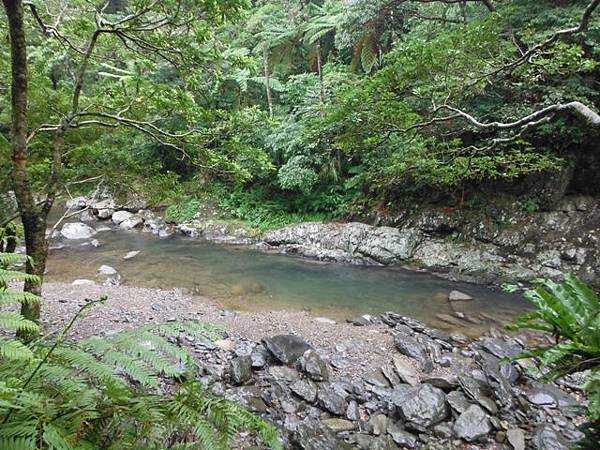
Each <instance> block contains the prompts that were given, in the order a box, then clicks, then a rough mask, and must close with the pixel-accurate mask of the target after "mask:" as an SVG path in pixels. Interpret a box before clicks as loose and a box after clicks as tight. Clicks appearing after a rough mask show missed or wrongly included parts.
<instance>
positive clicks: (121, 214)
mask: <svg viewBox="0 0 600 450" xmlns="http://www.w3.org/2000/svg"><path fill="white" fill-rule="evenodd" d="M132 216H133V213H131V212H129V211H117V212H115V213H114V214H113V215H112V217H111V220H112V221H113V223H114V224H115V225H120V224H121V222H124V221H125V220H127V219H129V218H130V217H132Z"/></svg>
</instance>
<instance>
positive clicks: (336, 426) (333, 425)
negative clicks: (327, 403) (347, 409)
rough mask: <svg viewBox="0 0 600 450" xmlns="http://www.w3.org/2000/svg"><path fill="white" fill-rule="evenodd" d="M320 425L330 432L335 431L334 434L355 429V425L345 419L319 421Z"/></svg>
mask: <svg viewBox="0 0 600 450" xmlns="http://www.w3.org/2000/svg"><path fill="white" fill-rule="evenodd" d="M321 423H322V424H323V425H325V426H326V427H327V428H329V429H330V430H332V431H335V432H336V433H339V432H340V431H352V430H354V429H355V428H356V425H355V424H354V423H352V422H350V421H349V420H345V419H337V418H331V419H323V420H321Z"/></svg>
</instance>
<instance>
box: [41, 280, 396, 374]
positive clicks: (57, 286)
mask: <svg viewBox="0 0 600 450" xmlns="http://www.w3.org/2000/svg"><path fill="white" fill-rule="evenodd" d="M105 295H106V296H108V300H107V302H106V303H104V304H101V305H98V306H96V307H95V308H93V309H91V310H90V311H88V312H87V313H86V315H85V316H84V317H82V318H81V319H80V320H78V321H77V323H76V324H75V326H74V328H73V329H72V331H71V336H74V337H87V336H92V335H105V334H112V333H115V332H118V331H122V330H127V329H132V328H136V327H139V326H140V325H143V324H146V323H160V322H165V321H168V320H189V319H194V320H200V321H203V322H209V323H216V324H222V325H224V326H225V327H226V328H227V331H228V333H229V335H230V336H231V337H232V338H233V339H238V338H246V339H250V340H254V341H260V339H261V338H263V337H266V336H273V335H278V334H296V335H299V336H302V337H303V338H304V339H306V340H307V341H308V342H309V343H311V344H312V345H313V346H314V347H315V348H317V349H319V351H320V352H321V353H322V354H323V355H324V356H325V357H326V358H328V357H333V356H334V355H336V354H339V353H340V352H341V353H344V354H345V355H346V357H347V359H348V361H347V362H348V369H349V370H348V373H341V374H340V375H345V376H351V377H352V378H355V377H359V376H361V375H364V374H365V373H367V372H370V371H372V370H373V368H374V367H380V366H382V365H384V364H385V363H388V362H389V360H390V355H391V354H392V352H393V349H394V343H393V338H392V335H391V333H390V328H389V327H387V326H385V325H372V326H369V327H356V326H354V325H351V324H348V323H331V322H330V321H329V320H326V319H325V318H318V317H314V316H312V315H310V314H309V313H307V312H288V311H272V312H266V313H262V312H261V313H252V312H233V311H227V310H224V309H223V308H222V307H221V306H219V305H218V304H216V303H215V302H213V301H211V300H210V299H208V298H205V297H196V296H191V295H188V294H187V293H184V292H183V291H182V290H180V289H175V290H171V291H164V290H159V289H146V288H138V287H130V286H119V287H107V286H100V285H80V286H74V285H71V284H63V283H45V284H44V299H45V303H44V306H43V308H44V312H43V314H42V316H43V318H44V321H45V323H46V325H47V326H48V327H49V329H51V330H56V329H60V327H61V326H64V325H65V324H66V322H67V321H68V320H70V318H71V317H72V316H73V315H74V314H75V313H76V312H77V311H78V309H79V308H80V306H81V305H83V304H84V303H85V299H99V298H100V297H102V296H105Z"/></svg>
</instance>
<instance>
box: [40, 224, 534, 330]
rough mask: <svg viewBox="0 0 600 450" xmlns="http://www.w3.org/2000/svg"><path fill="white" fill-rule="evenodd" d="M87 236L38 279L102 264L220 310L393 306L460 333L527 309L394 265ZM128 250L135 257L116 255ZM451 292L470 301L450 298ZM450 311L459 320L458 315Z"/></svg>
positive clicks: (518, 301) (73, 274) (345, 314)
mask: <svg viewBox="0 0 600 450" xmlns="http://www.w3.org/2000/svg"><path fill="white" fill-rule="evenodd" d="M95 238H96V239H97V240H98V241H99V242H100V244H101V245H100V246H99V247H97V248H94V247H93V246H91V245H90V244H89V242H88V241H68V240H64V241H63V242H62V244H63V245H64V247H62V248H60V249H55V250H52V251H51V252H50V257H49V261H48V275H47V278H46V279H47V280H48V281H50V282H52V281H54V282H72V281H73V280H75V279H81V278H87V279H95V278H96V271H97V269H98V267H100V266H101V265H103V264H107V265H110V266H112V267H114V268H115V269H117V270H118V271H119V273H120V274H121V275H122V276H123V277H124V282H125V283H126V284H128V285H135V286H140V287H151V288H161V289H172V288H175V287H179V288H186V289H188V290H190V291H191V292H193V293H194V294H196V295H199V296H205V297H209V298H212V299H215V300H216V301H218V302H219V303H220V304H222V305H223V307H224V308H227V309H233V310H245V311H266V310H295V311H298V310H305V311H310V312H311V313H312V314H314V315H317V316H325V317H329V318H332V319H336V320H345V319H349V318H353V317H356V316H359V315H362V314H378V313H383V312H386V311H393V312H397V313H400V314H402V315H406V316H410V317H414V318H416V319H419V320H422V321H424V322H426V323H428V324H429V325H431V326H436V327H438V328H442V329H448V330H450V329H452V330H457V329H458V330H461V331H463V332H466V331H468V334H477V333H480V332H482V331H485V330H486V329H489V328H490V327H491V326H495V327H498V326H500V325H501V324H506V323H508V322H510V321H511V320H512V319H513V318H514V317H516V316H518V315H520V314H523V313H524V312H526V311H527V309H528V304H527V302H526V300H524V299H523V298H522V297H521V296H519V295H512V294H507V293H505V292H503V291H501V290H498V289H492V288H489V287H485V286H479V285H472V284H466V283H458V282H452V281H448V280H444V279H442V278H439V277H436V276H434V275H431V274H427V273H421V272H414V271H409V270H406V269H401V268H396V267H366V266H351V265H342V264H329V263H319V262H314V261H309V260H306V259H300V258H296V257H292V256H286V255H280V254H272V253H265V252H261V251H259V250H255V249H249V248H245V247H235V246H228V245H219V244H214V243H210V242H207V241H204V240H202V239H189V238H185V237H183V236H172V237H170V238H167V239H159V238H157V237H156V236H153V235H151V234H149V233H142V232H139V231H104V232H100V233H98V234H97V235H96V236H95ZM134 250H137V251H140V253H139V255H137V256H136V257H134V258H132V259H130V260H124V259H123V257H124V255H125V254H127V253H128V252H130V251H134ZM452 290H459V291H461V292H465V293H467V294H469V295H471V296H472V297H473V298H474V300H473V301H469V302H453V303H450V302H449V301H448V294H449V292H450V291H452ZM457 312H458V315H459V316H460V315H462V314H464V315H465V318H464V319H463V320H458V319H457V318H456V313H457ZM448 316H453V317H450V318H448ZM450 319H453V320H450Z"/></svg>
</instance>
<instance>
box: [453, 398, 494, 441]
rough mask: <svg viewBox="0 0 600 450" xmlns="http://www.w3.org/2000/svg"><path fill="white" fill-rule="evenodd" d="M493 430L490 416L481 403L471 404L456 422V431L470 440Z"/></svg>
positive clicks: (460, 436) (474, 439) (466, 439)
mask: <svg viewBox="0 0 600 450" xmlns="http://www.w3.org/2000/svg"><path fill="white" fill-rule="evenodd" d="M491 431H492V426H491V424H490V419H489V416H488V415H487V414H486V413H485V411H484V410H483V409H482V408H481V407H480V406H479V405H471V406H469V407H468V408H467V409H466V411H465V412H463V413H462V414H461V415H460V416H459V417H458V419H456V422H455V423H454V433H455V434H456V436H457V437H458V438H460V439H464V440H465V441H468V442H473V441H476V440H478V439H480V438H482V437H484V436H487V435H488V433H490V432H491Z"/></svg>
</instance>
